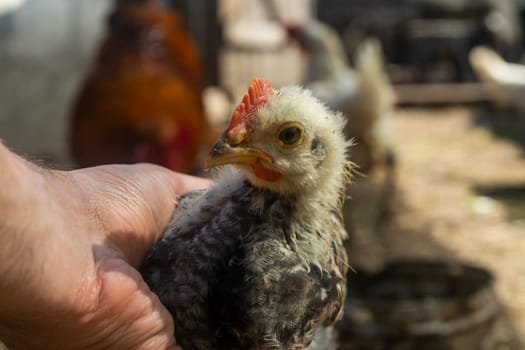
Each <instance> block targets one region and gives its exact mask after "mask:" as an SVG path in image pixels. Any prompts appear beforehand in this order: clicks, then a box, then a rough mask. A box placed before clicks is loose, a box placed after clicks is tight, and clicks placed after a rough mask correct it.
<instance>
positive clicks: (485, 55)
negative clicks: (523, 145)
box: [469, 46, 525, 114]
mask: <svg viewBox="0 0 525 350" xmlns="http://www.w3.org/2000/svg"><path fill="white" fill-rule="evenodd" d="M469 59H470V64H471V65H472V68H473V69H474V71H475V72H476V74H477V75H478V77H479V79H480V80H481V81H482V82H483V83H484V84H485V86H486V90H487V94H488V97H489V99H490V101H491V102H492V103H493V104H494V105H495V106H496V107H497V108H499V109H502V110H517V111H519V112H521V113H522V114H525V99H524V98H523V96H524V94H525V65H522V64H517V63H509V62H506V61H505V60H504V59H503V58H502V57H501V56H500V55H498V54H497V53H496V52H495V51H494V50H492V49H490V48H488V47H485V46H478V47H475V48H473V49H472V50H471V51H470V55H469Z"/></svg>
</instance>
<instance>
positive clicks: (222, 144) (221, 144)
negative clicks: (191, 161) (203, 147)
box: [210, 139, 228, 156]
mask: <svg viewBox="0 0 525 350" xmlns="http://www.w3.org/2000/svg"><path fill="white" fill-rule="evenodd" d="M227 145H228V142H226V140H224V139H222V140H219V141H217V143H216V144H215V145H213V147H212V148H211V151H210V155H211V156H217V155H219V154H222V153H223V152H224V149H225V148H226V146H227Z"/></svg>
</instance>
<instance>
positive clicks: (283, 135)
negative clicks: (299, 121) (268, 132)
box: [279, 125, 303, 146]
mask: <svg viewBox="0 0 525 350" xmlns="http://www.w3.org/2000/svg"><path fill="white" fill-rule="evenodd" d="M302 135H303V129H302V128H301V127H300V126H299V125H293V126H287V127H284V128H282V129H281V130H280V131H279V141H280V142H281V143H282V144H284V145H288V146H290V145H294V144H296V143H297V142H299V140H300V139H301V136H302Z"/></svg>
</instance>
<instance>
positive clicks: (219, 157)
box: [206, 135, 273, 168]
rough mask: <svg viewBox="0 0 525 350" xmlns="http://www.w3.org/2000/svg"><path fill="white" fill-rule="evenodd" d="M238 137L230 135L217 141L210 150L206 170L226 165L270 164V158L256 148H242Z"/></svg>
mask: <svg viewBox="0 0 525 350" xmlns="http://www.w3.org/2000/svg"><path fill="white" fill-rule="evenodd" d="M243 140H244V139H242V140H240V141H239V136H238V135H230V136H227V137H225V138H223V139H221V140H219V141H218V142H217V143H216V144H215V145H214V146H213V148H212V149H211V151H210V154H209V155H208V159H207V161H206V168H212V167H216V166H220V165H226V164H243V165H253V164H255V163H257V162H264V163H267V164H272V162H273V159H272V157H271V156H270V155H269V154H267V153H266V152H263V151H261V150H259V149H256V148H249V147H244V145H243V144H242V141H243Z"/></svg>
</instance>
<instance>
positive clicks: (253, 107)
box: [228, 78, 275, 131]
mask: <svg viewBox="0 0 525 350" xmlns="http://www.w3.org/2000/svg"><path fill="white" fill-rule="evenodd" d="M274 94H275V93H274V91H273V88H272V84H271V83H270V82H269V81H268V80H266V79H258V78H256V79H253V80H252V83H251V84H250V87H249V88H248V92H247V93H246V94H245V95H244V97H243V99H242V101H241V103H240V104H239V106H238V107H237V108H236V109H235V111H233V114H232V119H231V121H230V126H228V131H231V130H232V129H235V128H237V127H238V126H241V125H245V124H247V123H249V122H250V121H251V120H252V119H253V117H254V116H255V112H256V111H257V109H259V108H260V107H261V106H262V105H264V104H265V103H266V102H268V100H269V99H270V98H271V97H272V96H273V95H274Z"/></svg>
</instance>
